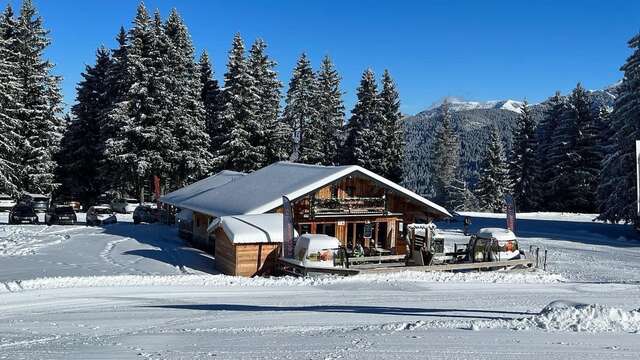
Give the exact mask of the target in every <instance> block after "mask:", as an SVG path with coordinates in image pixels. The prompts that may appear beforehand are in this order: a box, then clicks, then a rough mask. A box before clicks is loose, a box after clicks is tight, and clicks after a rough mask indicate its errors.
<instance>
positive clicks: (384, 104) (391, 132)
mask: <svg viewBox="0 0 640 360" xmlns="http://www.w3.org/2000/svg"><path fill="white" fill-rule="evenodd" d="M380 106H381V110H382V116H384V122H385V125H384V127H385V130H384V135H385V136H386V140H385V141H384V148H383V150H384V154H383V157H384V159H385V163H386V169H385V172H384V173H383V174H382V175H383V176H385V177H386V178H388V179H390V180H392V181H394V182H397V183H399V182H401V180H402V162H403V161H404V146H405V144H404V126H403V124H402V113H401V112H400V94H398V90H397V88H396V84H395V82H394V81H393V79H392V78H391V75H390V74H389V71H388V70H385V71H384V74H383V75H382V91H381V92H380Z"/></svg>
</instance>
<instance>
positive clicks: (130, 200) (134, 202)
mask: <svg viewBox="0 0 640 360" xmlns="http://www.w3.org/2000/svg"><path fill="white" fill-rule="evenodd" d="M126 201H127V203H129V204H137V203H138V200H136V199H127V200H126Z"/></svg>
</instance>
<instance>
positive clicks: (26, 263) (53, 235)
mask: <svg viewBox="0 0 640 360" xmlns="http://www.w3.org/2000/svg"><path fill="white" fill-rule="evenodd" d="M471 215H472V217H473V218H472V221H473V223H472V226H471V230H472V231H473V230H477V229H478V228H480V227H486V226H503V224H504V219H503V218H500V217H499V216H493V215H485V214H471ZM592 218H593V216H591V215H588V216H580V215H566V214H565V215H561V214H524V215H520V214H519V220H518V224H517V225H518V229H517V231H516V232H517V234H518V236H519V237H520V239H521V246H522V247H523V248H525V249H528V247H529V245H537V246H540V247H542V248H546V249H547V250H548V264H547V265H548V271H547V272H533V273H530V272H516V273H513V272H511V273H507V272H482V273H477V272H470V273H456V274H450V273H418V272H403V273H394V274H376V275H362V276H356V277H350V278H338V277H329V278H317V279H304V278H303V279H301V278H289V277H285V278H270V279H265V278H256V279H247V278H235V277H230V276H224V275H219V274H216V273H215V270H214V259H212V257H210V256H209V255H206V254H204V253H202V252H200V251H198V250H195V249H192V248H189V247H188V246H186V245H185V244H184V243H183V242H182V241H181V240H179V239H178V238H177V236H176V230H175V228H170V227H167V226H163V225H155V224H154V225H133V224H132V223H131V218H130V216H119V221H120V222H119V223H118V224H115V225H112V226H107V227H105V228H100V227H85V226H84V225H77V226H51V227H47V226H30V225H19V226H16V225H11V226H9V225H5V224H6V214H1V213H0V359H3V358H6V359H18V358H26V359H42V358H47V359H95V358H99V359H121V358H123V359H145V358H150V359H151V358H153V359H192V358H195V359H200V358H202V359H208V358H222V359H226V358H232V359H245V358H249V359H253V358H259V359H273V358H285V359H308V358H311V359H337V358H343V359H351V358H354V359H382V358H385V359H386V358H396V359H425V358H429V359H516V358H517V359H539V358H542V357H544V358H545V359H603V358H607V359H636V358H639V357H640V341H639V340H640V338H639V336H640V312H638V311H637V310H636V309H638V308H639V307H640V306H639V305H638V304H640V282H638V280H639V279H640V242H639V241H638V240H637V235H636V234H635V232H634V231H633V230H632V229H630V227H629V226H624V225H605V224H601V223H594V222H591V219H592ZM80 220H83V219H82V217H80ZM438 225H439V226H440V228H441V229H444V232H445V235H446V238H447V241H448V242H453V241H456V242H465V241H466V240H467V239H468V238H467V237H465V236H464V235H463V234H462V231H461V229H460V228H461V226H462V225H461V222H460V221H458V222H453V223H441V224H438ZM550 304H551V305H550Z"/></svg>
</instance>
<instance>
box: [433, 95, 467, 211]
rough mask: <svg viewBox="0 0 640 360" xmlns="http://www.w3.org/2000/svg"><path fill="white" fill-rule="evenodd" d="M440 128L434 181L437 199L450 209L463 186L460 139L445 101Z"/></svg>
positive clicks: (436, 145)
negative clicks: (459, 175)
mask: <svg viewBox="0 0 640 360" xmlns="http://www.w3.org/2000/svg"><path fill="white" fill-rule="evenodd" d="M441 109H442V110H441V112H442V113H441V115H440V121H441V124H440V128H439V129H438V132H437V134H436V137H435V141H434V144H433V159H432V163H433V174H432V177H433V182H434V189H435V193H436V201H437V202H438V203H441V204H443V205H444V206H445V207H447V208H449V209H453V208H454V206H457V205H458V203H459V201H457V199H456V198H457V196H455V193H460V191H457V190H458V189H463V190H464V187H463V186H458V187H456V186H455V185H456V184H457V185H460V184H459V182H457V181H456V180H457V177H458V167H459V162H460V140H459V139H458V136H457V135H456V133H455V131H454V129H453V126H452V124H451V112H450V110H449V103H448V102H447V101H445V102H444V103H443V104H442V107H441Z"/></svg>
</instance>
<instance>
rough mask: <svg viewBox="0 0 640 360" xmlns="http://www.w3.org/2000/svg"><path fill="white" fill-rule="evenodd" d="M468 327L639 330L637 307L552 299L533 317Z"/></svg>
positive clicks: (476, 328)
mask: <svg viewBox="0 0 640 360" xmlns="http://www.w3.org/2000/svg"><path fill="white" fill-rule="evenodd" d="M470 328H471V329H472V330H479V329H481V328H510V329H513V330H532V329H540V330H546V331H569V332H593V333H596V332H628V333H640V309H637V310H631V311H627V310H623V309H618V308H613V307H609V306H604V305H597V304H580V303H573V302H567V301H554V302H552V303H551V304H549V305H547V306H546V307H544V308H543V309H542V311H541V312H540V314H538V315H534V316H532V317H528V318H521V319H514V320H510V321H506V320H489V321H474V322H472V324H471V326H470Z"/></svg>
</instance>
